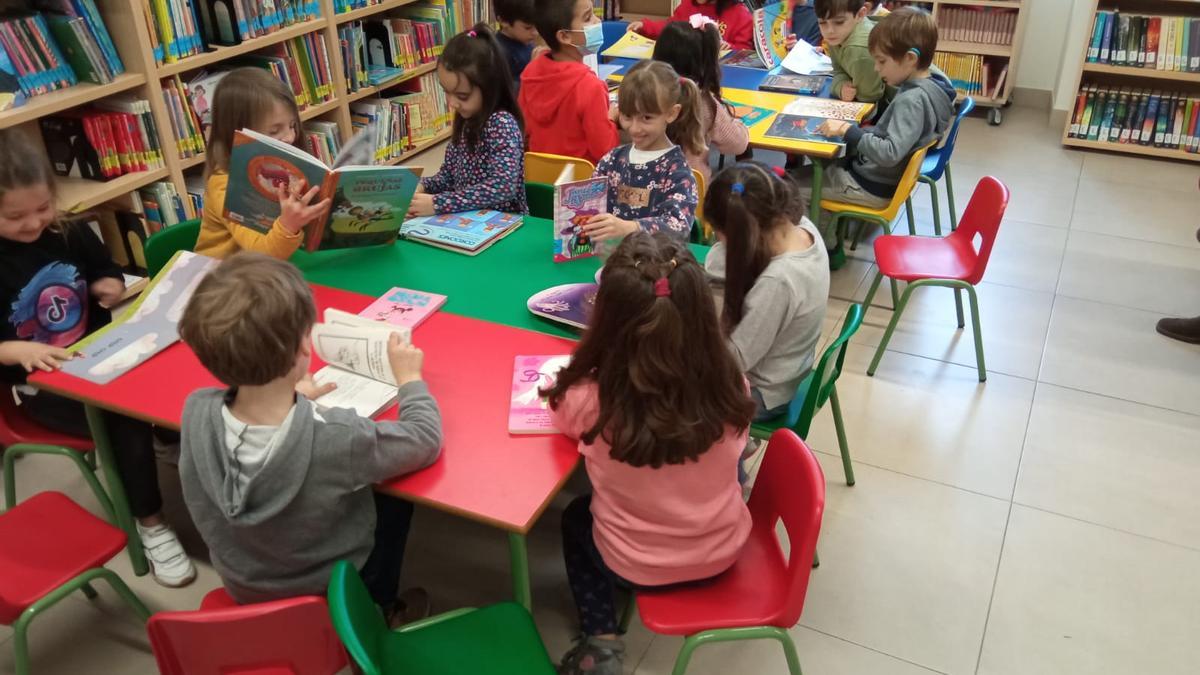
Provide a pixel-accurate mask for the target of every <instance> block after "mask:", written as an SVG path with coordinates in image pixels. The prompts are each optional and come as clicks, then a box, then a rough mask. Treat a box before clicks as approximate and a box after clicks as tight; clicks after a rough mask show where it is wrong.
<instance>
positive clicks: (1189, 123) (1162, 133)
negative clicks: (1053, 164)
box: [1067, 85, 1200, 153]
mask: <svg viewBox="0 0 1200 675" xmlns="http://www.w3.org/2000/svg"><path fill="white" fill-rule="evenodd" d="M1198 122H1200V94H1186V93H1181V92H1169V91H1159V90H1150V89H1144V88H1132V89H1131V88H1129V87H1121V88H1116V87H1104V86H1097V85H1086V86H1084V87H1083V89H1081V90H1080V91H1079V93H1078V94H1077V95H1076V97H1075V110H1074V113H1073V114H1072V116H1071V126H1070V127H1069V128H1068V129H1067V137H1068V138H1079V139H1083V140H1089V141H1099V142H1101V143H1133V144H1137V145H1149V146H1154V147H1156V148H1166V149H1173V150H1184V151H1187V152H1192V153H1195V152H1200V129H1198V128H1197V123H1198Z"/></svg>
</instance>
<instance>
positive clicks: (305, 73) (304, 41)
mask: <svg viewBox="0 0 1200 675" xmlns="http://www.w3.org/2000/svg"><path fill="white" fill-rule="evenodd" d="M239 64H240V65H252V66H257V67H259V68H266V69H267V70H270V71H271V73H272V74H274V75H275V77H277V78H279V79H280V80H282V81H283V83H284V84H286V85H288V87H289V88H291V90H292V93H293V94H294V95H295V97H296V105H298V106H300V108H302V109H303V108H306V107H308V106H312V105H317V104H320V103H323V102H325V101H328V100H330V99H331V98H332V97H333V74H332V71H331V70H330V68H329V53H328V52H327V51H326V50H325V41H324V40H322V39H321V36H320V35H319V34H317V33H308V34H305V35H301V36H300V37H295V38H292V39H291V40H288V41H286V42H284V43H282V44H277V45H273V46H271V47H269V48H267V49H265V50H263V51H261V52H259V53H257V54H253V55H250V56H246V57H243V58H241V59H239Z"/></svg>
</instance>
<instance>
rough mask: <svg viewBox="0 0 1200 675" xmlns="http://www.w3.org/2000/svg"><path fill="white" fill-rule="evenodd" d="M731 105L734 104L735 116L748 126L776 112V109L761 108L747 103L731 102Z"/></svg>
mask: <svg viewBox="0 0 1200 675" xmlns="http://www.w3.org/2000/svg"><path fill="white" fill-rule="evenodd" d="M730 105H731V106H733V116H734V117H736V118H738V119H739V120H741V121H742V124H745V125H746V126H747V127H752V126H754V125H755V124H758V123H759V122H761V121H763V120H765V119H767V118H768V117H770V116H771V115H773V114H775V111H774V110H771V109H770V108H759V107H758V106H754V105H747V104H745V103H731V104H730Z"/></svg>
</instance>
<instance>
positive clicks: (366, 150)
mask: <svg viewBox="0 0 1200 675" xmlns="http://www.w3.org/2000/svg"><path fill="white" fill-rule="evenodd" d="M372 138H373V134H372V133H371V130H370V129H367V130H365V131H363V132H360V133H358V134H357V135H355V136H354V138H352V139H350V141H348V142H347V143H346V144H345V145H344V146H342V150H341V152H339V153H338V156H337V158H336V159H335V160H334V163H333V166H332V167H328V166H326V165H325V163H324V162H322V161H321V160H319V159H317V158H316V157H313V156H312V155H310V154H308V153H307V152H304V151H303V150H300V149H299V148H296V147H294V146H291V145H288V144H286V143H281V142H280V141H277V140H275V139H273V138H271V137H269V136H264V135H262V134H258V133H255V132H254V131H251V130H249V129H243V130H241V131H237V132H235V133H234V140H233V149H232V151H231V152H230V157H229V188H228V192H227V193H226V195H225V217H226V218H228V219H230V220H232V221H233V222H235V223H238V224H240V225H242V226H243V227H248V228H250V229H252V230H255V231H257V232H262V233H266V232H269V231H270V229H271V227H272V225H273V223H274V222H275V220H276V219H277V218H278V217H279V213H280V206H279V188H280V187H281V186H282V187H283V188H284V189H290V190H293V191H298V190H299V189H300V188H301V186H303V185H306V186H308V187H309V188H311V187H312V186H319V187H320V188H321V189H320V193H319V194H318V195H317V196H316V197H315V198H314V200H313V202H312V203H316V202H319V201H321V200H323V199H326V198H329V199H330V206H329V210H328V212H326V213H325V214H323V215H319V216H317V217H316V218H315V219H314V220H313V221H312V222H311V223H309V224H308V225H307V226H306V231H305V234H304V242H305V245H304V247H305V250H307V251H310V252H311V251H316V250H325V249H335V248H351V247H355V246H372V245H375V244H386V243H389V242H391V241H393V240H394V239H395V238H396V236H397V233H398V232H399V231H400V228H401V225H402V224H403V223H404V216H405V214H406V213H407V212H408V205H409V203H410V202H411V201H412V197H413V194H414V193H416V191H417V184H418V182H419V180H420V177H421V171H422V170H421V169H420V168H409V167H403V166H368V165H369V164H370V161H371V156H372Z"/></svg>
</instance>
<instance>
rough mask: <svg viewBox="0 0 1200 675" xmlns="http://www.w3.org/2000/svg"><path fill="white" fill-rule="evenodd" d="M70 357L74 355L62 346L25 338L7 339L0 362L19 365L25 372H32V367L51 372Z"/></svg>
mask: <svg viewBox="0 0 1200 675" xmlns="http://www.w3.org/2000/svg"><path fill="white" fill-rule="evenodd" d="M72 358H74V355H72V354H71V352H69V351H67V350H65V349H63V348H62V347H51V346H50V345H44V344H42V343H40V342H27V341H25V340H9V341H7V342H5V343H4V345H3V358H0V362H3V363H5V364H7V365H20V366H21V367H22V368H24V369H25V372H27V373H32V372H33V369H34V368H37V369H38V370H43V371H45V372H47V373H52V372H54V371H56V370H58V369H59V368H62V364H63V362H64V361H70V360H71V359H72Z"/></svg>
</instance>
